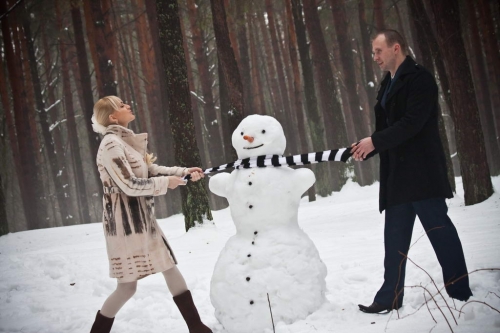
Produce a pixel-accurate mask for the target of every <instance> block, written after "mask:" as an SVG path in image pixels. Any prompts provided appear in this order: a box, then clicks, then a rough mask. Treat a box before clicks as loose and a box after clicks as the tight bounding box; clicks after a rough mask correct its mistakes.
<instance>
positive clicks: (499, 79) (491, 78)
mask: <svg viewBox="0 0 500 333" xmlns="http://www.w3.org/2000/svg"><path fill="white" fill-rule="evenodd" d="M474 2H476V4H477V8H478V9H479V21H478V22H479V27H480V30H481V33H482V36H481V37H482V38H481V41H482V44H483V50H484V54H485V57H486V64H487V66H486V69H487V71H488V85H489V87H490V91H491V103H492V106H493V110H496V111H497V112H495V126H496V130H497V134H498V137H500V50H499V46H498V41H497V39H496V38H495V24H494V22H493V17H492V15H491V7H490V5H489V1H487V0H477V1H474ZM497 19H498V18H497ZM496 24H497V25H498V20H497V22H496Z"/></svg>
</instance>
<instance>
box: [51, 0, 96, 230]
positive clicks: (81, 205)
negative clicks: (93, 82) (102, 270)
mask: <svg viewBox="0 0 500 333" xmlns="http://www.w3.org/2000/svg"><path fill="white" fill-rule="evenodd" d="M60 1H61V0H59V1H57V2H56V5H55V6H56V17H57V22H56V23H57V28H58V30H59V31H60V32H61V33H62V32H63V31H64V28H63V27H64V23H63V21H64V16H63V15H61V11H60V8H59V3H60ZM58 39H59V53H60V56H61V75H62V84H63V94H64V109H65V110H66V120H67V121H66V128H67V129H68V141H69V143H70V146H71V155H72V157H73V158H72V160H73V167H74V174H75V183H76V193H77V196H78V215H79V221H78V223H80V224H81V223H90V222H92V221H91V218H90V215H89V205H88V201H87V189H86V185H85V179H84V177H83V176H84V171H83V163H82V157H81V152H80V145H79V142H78V136H77V134H78V129H77V126H76V119H75V111H74V108H73V94H72V93H71V81H70V75H69V64H68V63H69V60H68V55H67V50H66V45H69V43H68V42H67V41H64V40H63V38H62V36H60V37H59V38H58Z"/></svg>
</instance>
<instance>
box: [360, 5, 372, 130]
mask: <svg viewBox="0 0 500 333" xmlns="http://www.w3.org/2000/svg"><path fill="white" fill-rule="evenodd" d="M358 1H359V2H358V19H359V28H360V30H361V43H362V44H363V65H364V70H365V71H364V74H365V88H366V92H367V94H368V101H369V102H368V103H369V104H370V115H371V118H370V119H371V123H372V124H375V113H374V112H372V110H373V107H374V106H375V99H376V97H377V92H376V89H377V88H376V84H375V83H376V82H377V77H376V76H375V74H374V73H375V72H374V70H373V57H372V48H371V42H370V34H371V29H370V28H369V27H368V24H367V23H366V13H365V1H364V0H358Z"/></svg>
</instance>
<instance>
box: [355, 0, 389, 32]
mask: <svg viewBox="0 0 500 333" xmlns="http://www.w3.org/2000/svg"><path fill="white" fill-rule="evenodd" d="M360 1H364V0H360ZM373 16H374V17H375V22H374V23H375V29H377V30H382V29H385V23H384V4H383V1H382V0H373Z"/></svg>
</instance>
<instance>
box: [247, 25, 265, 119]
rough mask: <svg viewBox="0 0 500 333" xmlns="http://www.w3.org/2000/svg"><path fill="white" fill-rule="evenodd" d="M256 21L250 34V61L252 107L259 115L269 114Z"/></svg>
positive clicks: (251, 26)
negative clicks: (265, 101) (265, 97)
mask: <svg viewBox="0 0 500 333" xmlns="http://www.w3.org/2000/svg"><path fill="white" fill-rule="evenodd" d="M255 21H256V19H255V18H254V19H252V20H250V29H249V30H248V34H249V35H250V59H251V63H252V69H251V72H252V75H251V76H252V105H253V106H254V109H253V111H254V113H257V114H267V112H266V105H265V103H264V91H263V81H262V77H261V74H260V70H259V68H260V64H259V58H260V57H259V54H258V53H259V52H258V50H257V45H259V44H258V42H257V38H258V33H257V31H258V30H257V26H256V25H255V24H256V22H255Z"/></svg>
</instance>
